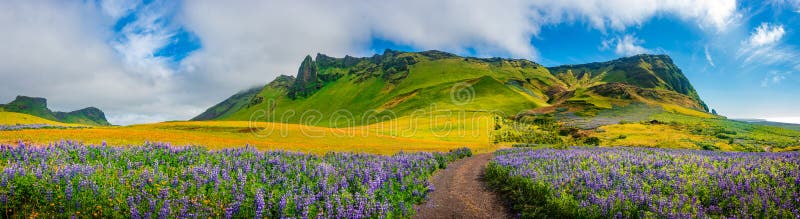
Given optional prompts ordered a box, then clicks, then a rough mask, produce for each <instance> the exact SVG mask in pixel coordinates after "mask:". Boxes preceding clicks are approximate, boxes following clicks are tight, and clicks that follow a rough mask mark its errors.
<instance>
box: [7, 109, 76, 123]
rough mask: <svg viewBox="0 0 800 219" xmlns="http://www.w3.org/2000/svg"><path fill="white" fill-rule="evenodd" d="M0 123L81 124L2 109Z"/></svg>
mask: <svg viewBox="0 0 800 219" xmlns="http://www.w3.org/2000/svg"><path fill="white" fill-rule="evenodd" d="M0 125H7V126H8V125H52V126H63V127H71V126H81V125H80V124H70V123H62V122H56V121H53V120H48V119H44V118H41V117H36V116H33V115H28V114H23V113H15V112H2V111H0Z"/></svg>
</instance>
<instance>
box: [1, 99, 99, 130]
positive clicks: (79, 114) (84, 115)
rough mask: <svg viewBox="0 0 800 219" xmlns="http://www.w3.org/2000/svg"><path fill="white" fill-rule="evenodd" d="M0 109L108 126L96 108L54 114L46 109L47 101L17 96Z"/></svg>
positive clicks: (53, 119) (62, 120) (64, 120)
mask: <svg viewBox="0 0 800 219" xmlns="http://www.w3.org/2000/svg"><path fill="white" fill-rule="evenodd" d="M0 109H2V110H3V111H7V112H16V113H23V114H28V115H33V116H37V117H41V118H44V119H48V120H52V121H57V122H63V123H74V124H84V125H98V126H109V125H111V123H109V122H108V120H106V117H105V113H103V111H102V110H100V109H98V108H96V107H86V108H83V109H79V110H75V111H70V112H54V111H52V110H50V109H49V108H47V99H45V98H42V97H28V96H22V95H18V96H17V97H16V98H14V100H13V101H11V102H9V103H6V104H0Z"/></svg>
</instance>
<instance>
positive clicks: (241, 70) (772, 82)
mask: <svg viewBox="0 0 800 219" xmlns="http://www.w3.org/2000/svg"><path fill="white" fill-rule="evenodd" d="M799 27H800V0H770V1H735V0H709V1H697V2H689V1H667V0H610V1H601V0H568V1H523V0H519V1H509V2H505V3H504V4H497V3H496V2H494V1H481V0H468V1H466V0H465V1H459V0H444V1H423V0H411V1H385V2H372V1H364V0H346V1H343V2H326V1H278V0H274V1H246V0H243V1H231V2H227V1H226V2H222V1H210V0H197V1H161V0H109V1H104V0H84V1H23V0H10V1H3V2H2V3H0V28H3V29H4V30H7V32H9V33H11V34H6V35H5V36H0V43H1V44H0V45H2V46H3V47H0V48H3V49H0V79H3V80H0V81H2V82H0V87H2V88H0V98H1V99H4V100H11V99H13V96H15V95H17V94H24V95H32V96H43V97H48V100H49V103H50V105H51V107H52V108H55V109H58V110H74V109H77V108H80V107H83V106H88V105H92V106H98V107H99V108H101V109H103V110H104V111H106V114H107V116H108V117H109V120H111V122H112V123H115V124H131V123H140V122H154V121H164V120H174V119H188V118H190V117H192V116H194V115H196V114H198V113H200V112H202V110H204V109H205V108H207V107H208V106H210V105H212V104H214V103H215V102H218V101H220V100H222V99H224V98H225V97H227V96H229V95H231V94H233V93H235V92H236V91H238V90H242V89H245V88H247V87H251V86H257V85H259V84H264V83H267V82H268V81H270V80H272V79H273V78H274V77H276V76H277V75H279V74H295V73H296V69H297V65H298V64H299V62H300V61H301V60H302V58H303V57H304V56H305V54H315V53H317V52H320V53H325V54H329V55H333V56H344V55H346V54H349V55H356V56H370V55H372V54H373V53H380V52H382V51H383V50H384V49H387V48H389V49H396V50H404V51H420V50H429V49H437V50H443V51H448V52H452V53H456V54H460V55H466V56H480V57H492V56H499V57H509V58H525V59H530V60H534V61H536V62H539V63H541V64H543V65H545V66H555V65H562V64H576V63H587V62H595V61H607V60H612V59H616V58H619V57H623V56H629V55H634V54H638V53H656V54H667V55H670V56H671V57H672V58H673V60H674V61H675V62H676V64H677V65H678V66H679V67H681V69H682V70H683V72H684V73H685V74H686V75H687V77H688V78H689V79H690V80H691V82H692V84H693V85H694V86H695V88H696V89H697V90H698V92H699V93H700V96H701V98H702V99H703V100H705V101H706V103H708V105H709V106H710V107H711V108H714V109H716V110H717V111H718V112H719V113H721V114H723V115H727V116H729V117H731V118H768V119H772V120H777V121H786V122H796V123H800V112H798V110H797V109H798V108H800V101H798V100H797V96H798V94H800V48H798V46H800V35H798V30H797V29H798V28H799ZM32 84H36V85H37V86H31V85H32Z"/></svg>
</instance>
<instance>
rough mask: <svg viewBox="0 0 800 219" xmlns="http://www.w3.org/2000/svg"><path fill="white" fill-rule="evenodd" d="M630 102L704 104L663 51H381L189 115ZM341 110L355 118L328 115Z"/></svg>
mask: <svg viewBox="0 0 800 219" xmlns="http://www.w3.org/2000/svg"><path fill="white" fill-rule="evenodd" d="M631 103H641V104H644V105H647V106H651V107H654V108H659V109H663V110H672V111H675V112H679V113H688V114H703V115H705V114H706V113H705V112H706V111H707V109H706V108H707V107H706V106H705V104H704V103H703V102H702V101H701V100H700V98H699V96H698V95H697V92H696V91H695V90H694V88H693V87H692V86H691V84H690V83H689V80H688V79H687V78H686V77H685V76H684V75H683V73H682V72H681V70H680V69H679V68H678V67H677V66H675V64H674V63H673V62H672V60H671V59H670V58H669V57H668V56H665V55H637V56H633V57H627V58H622V59H617V60H614V61H610V62H602V63H590V64H584V65H566V66H558V67H552V68H547V67H544V66H542V65H540V64H538V63H535V62H532V61H529V60H524V59H503V58H473V57H461V56H457V55H454V54H450V53H446V52H441V51H424V52H400V51H393V50H386V51H385V52H384V53H383V54H381V55H377V54H376V55H374V56H372V57H352V56H345V57H344V58H334V57H329V56H326V55H323V54H317V55H316V57H315V58H312V57H311V56H307V57H305V58H304V60H303V61H302V63H301V64H300V67H299V68H298V73H297V77H291V76H285V75H282V76H280V77H278V78H276V79H275V81H273V82H271V83H269V84H267V85H264V86H263V87H262V88H261V89H260V90H259V91H257V92H256V91H255V90H254V89H250V90H247V91H243V92H240V93H239V94H236V95H233V96H231V97H230V98H228V99H226V100H224V101H222V102H221V103H219V104H217V105H215V106H212V107H211V108H209V109H208V110H207V111H206V112H204V113H203V114H201V115H199V116H197V117H195V118H194V119H193V120H249V119H251V118H252V117H254V116H258V115H262V116H266V117H267V118H262V119H266V120H267V121H281V122H288V123H304V124H307V122H308V121H305V120H302V119H301V118H309V116H314V117H315V118H314V119H316V121H313V122H314V123H316V124H315V125H319V126H336V127H340V126H352V125H361V124H372V123H375V122H378V121H383V120H387V119H392V118H399V117H402V116H409V115H415V113H418V112H423V113H431V112H434V113H440V112H452V111H462V112H483V113H495V114H504V115H506V116H514V115H519V114H521V113H522V114H525V113H530V112H531V111H536V110H550V111H553V110H556V109H563V110H566V111H567V112H574V113H577V114H581V113H583V112H587V111H589V112H591V111H598V110H604V109H605V110H608V109H612V108H614V107H621V106H626V105H629V104H631ZM265 112H268V113H267V114H265ZM584 114H585V113H584ZM342 115H344V116H348V117H351V118H355V121H344V120H337V119H335V118H337V117H340V116H342ZM708 115H710V114H708Z"/></svg>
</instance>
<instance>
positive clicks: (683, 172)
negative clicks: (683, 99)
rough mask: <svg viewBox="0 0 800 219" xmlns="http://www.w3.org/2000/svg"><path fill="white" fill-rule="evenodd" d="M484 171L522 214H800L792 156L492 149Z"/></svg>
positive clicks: (799, 165)
mask: <svg viewBox="0 0 800 219" xmlns="http://www.w3.org/2000/svg"><path fill="white" fill-rule="evenodd" d="M486 171H487V172H486V177H487V179H488V183H489V185H491V186H492V187H493V188H495V189H496V190H497V191H498V192H499V193H501V194H503V196H504V197H505V198H507V200H509V201H510V202H511V203H513V208H514V210H516V211H519V212H521V213H522V216H523V217H555V218H561V217H567V218H609V217H622V218H707V217H710V218H728V217H735V218H743V217H756V218H790V217H796V216H797V215H800V212H798V209H800V153H798V152H784V153H751V152H715V151H699V150H680V149H652V148H627V147H622V148H586V147H574V148H571V149H565V150H557V149H530V148H515V149H504V150H499V151H498V152H496V157H495V158H494V160H493V161H492V162H491V163H490V164H489V166H488V167H487V170H486Z"/></svg>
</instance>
